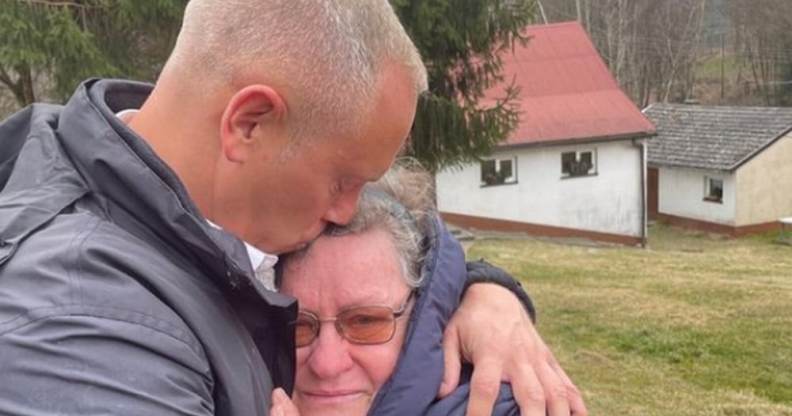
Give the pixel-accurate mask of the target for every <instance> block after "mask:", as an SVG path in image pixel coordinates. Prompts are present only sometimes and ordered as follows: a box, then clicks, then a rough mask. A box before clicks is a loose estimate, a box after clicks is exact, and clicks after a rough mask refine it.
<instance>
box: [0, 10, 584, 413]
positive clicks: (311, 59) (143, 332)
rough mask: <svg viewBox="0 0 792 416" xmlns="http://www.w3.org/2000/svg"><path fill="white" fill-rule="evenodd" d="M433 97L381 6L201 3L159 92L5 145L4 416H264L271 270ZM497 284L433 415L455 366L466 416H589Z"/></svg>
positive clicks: (85, 107)
mask: <svg viewBox="0 0 792 416" xmlns="http://www.w3.org/2000/svg"><path fill="white" fill-rule="evenodd" d="M425 89H426V70H425V68H424V66H423V64H422V63H421V60H420V57H419V55H418V53H417V51H416V49H415V47H414V46H413V44H412V42H411V41H410V40H409V38H408V37H407V35H406V34H405V32H404V29H403V28H402V27H401V25H400V24H399V22H398V19H397V18H396V16H395V14H394V13H393V10H392V9H391V7H390V6H389V4H388V3H387V2H386V1H384V0H337V1H329V0H328V1H317V0H192V1H190V2H189V3H188V6H187V9H186V12H185V17H184V22H183V27H182V30H181V33H180V35H179V38H178V41H177V43H176V46H175V48H174V51H173V53H172V55H171V57H170V59H169V60H168V62H167V64H166V65H165V68H164V69H163V71H162V74H161V76H160V78H159V79H158V81H157V83H156V85H154V86H153V87H152V86H149V85H146V84H141V83H135V82H130V81H119V80H89V81H86V82H85V83H83V84H82V85H81V86H80V87H79V88H78V90H77V91H76V92H75V94H74V95H73V96H72V98H71V99H70V100H69V101H68V103H66V105H65V106H53V105H34V106H32V107H29V108H27V109H25V110H22V111H21V112H19V113H17V114H16V115H14V116H12V117H11V118H9V119H8V120H6V121H4V122H3V123H2V124H0V414H13V415H26V416H33V415H50V414H61V415H99V414H103V415H104V414H114V415H166V414H167V415H170V414H173V415H265V414H267V412H268V409H270V405H271V403H270V398H271V392H272V389H273V387H276V386H281V387H284V388H285V389H286V390H289V389H290V387H291V384H292V379H293V361H294V345H293V333H292V329H291V327H290V322H292V321H293V319H294V316H295V311H296V305H295V303H294V301H293V300H292V299H290V298H287V297H285V296H282V295H279V294H277V293H274V292H273V291H270V290H268V288H267V286H268V283H269V282H268V281H267V276H269V275H270V274H271V273H270V271H271V269H272V266H273V265H274V263H275V262H276V261H277V255H278V254H280V253H284V252H288V251H291V250H294V249H297V248H300V247H302V246H303V245H305V244H306V243H308V242H309V241H311V240H312V239H314V238H315V237H316V236H317V235H319V233H320V232H321V231H322V230H323V229H324V227H325V226H326V224H328V223H337V224H344V223H346V222H347V221H349V219H350V217H351V216H352V215H353V213H354V211H355V209H356V205H357V200H358V196H359V194H360V191H361V188H362V186H363V185H364V184H365V183H367V182H370V181H374V180H376V179H377V178H379V177H380V176H381V175H382V174H383V173H384V172H385V171H386V170H387V169H388V167H389V166H390V165H391V163H392V162H393V159H394V157H395V156H396V155H397V154H398V153H399V152H400V150H401V148H402V146H403V145H404V141H405V138H406V137H407V135H408V132H409V130H410V127H411V124H412V121H413V116H414V112H415V107H416V100H417V97H418V95H419V94H420V93H421V92H422V91H424V90H425ZM257 276H258V277H257ZM488 280H491V279H489V278H486V279H471V280H470V282H471V285H470V286H469V289H468V291H467V292H466V296H465V298H464V300H463V303H462V306H461V307H460V309H459V310H458V311H457V314H456V315H455V317H454V319H453V320H452V322H451V324H450V325H449V330H448V334H447V335H448V336H447V337H446V342H445V343H444V348H445V350H446V353H447V360H446V361H447V369H446V379H445V381H446V382H445V385H444V387H443V389H442V391H441V392H440V394H447V393H448V392H450V391H451V390H452V389H453V387H454V386H455V384H456V383H457V379H458V376H459V363H460V360H461V359H462V356H464V358H466V359H468V360H472V361H473V362H474V364H475V368H476V374H474V376H473V383H472V385H473V386H474V390H473V392H472V393H471V405H470V408H469V411H470V414H474V415H484V414H487V413H488V412H489V409H490V408H491V406H492V402H493V401H494V400H495V394H497V386H498V385H499V383H500V380H501V379H502V378H504V379H507V380H512V382H513V384H514V390H515V395H516V397H517V398H518V401H519V403H520V405H521V407H522V408H523V412H524V414H529V415H537V416H539V415H545V413H546V412H547V413H549V414H551V415H567V414H570V413H572V412H575V414H585V408H584V407H583V405H582V402H580V395H579V394H578V393H577V390H576V389H575V388H574V385H572V383H571V382H570V381H569V379H568V378H567V377H566V375H565V374H564V373H563V370H561V369H560V367H558V366H557V363H556V362H555V360H554V358H553V357H552V354H551V353H550V352H549V350H547V348H546V346H545V345H544V343H543V342H542V340H541V339H540V338H539V337H538V335H536V332H535V330H534V328H533V326H532V324H531V321H530V319H529V318H528V314H527V313H526V311H525V309H523V306H522V304H521V303H520V302H519V301H518V299H517V297H516V296H515V295H514V293H519V292H514V291H509V290H506V289H504V288H503V287H502V286H499V285H492V284H486V283H481V284H477V283H476V282H479V281H482V282H483V281H488ZM495 280H496V283H501V285H505V286H509V285H510V284H512V283H509V282H508V279H501V280H497V279H495ZM513 289H515V290H516V288H513ZM493 387H494V389H493Z"/></svg>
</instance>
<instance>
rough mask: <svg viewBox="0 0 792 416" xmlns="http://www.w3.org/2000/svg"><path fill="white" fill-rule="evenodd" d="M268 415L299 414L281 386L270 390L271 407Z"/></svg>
mask: <svg viewBox="0 0 792 416" xmlns="http://www.w3.org/2000/svg"><path fill="white" fill-rule="evenodd" d="M270 416H300V411H299V410H297V406H295V405H294V402H292V401H291V399H290V398H289V396H288V395H287V394H286V392H285V391H283V389H281V388H277V389H275V390H273V391H272V407H271V408H270Z"/></svg>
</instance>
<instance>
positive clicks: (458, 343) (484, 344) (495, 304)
mask: <svg viewBox="0 0 792 416" xmlns="http://www.w3.org/2000/svg"><path fill="white" fill-rule="evenodd" d="M471 269H472V270H473V271H474V273H473V275H474V278H473V281H474V282H475V283H473V284H472V285H471V286H470V287H468V289H467V290H466V291H465V295H464V297H463V299H462V304H461V305H460V307H459V309H458V310H457V311H456V313H455V314H454V316H453V317H452V319H451V321H450V322H449V324H448V327H447V328H446V331H445V334H444V338H443V349H444V352H445V354H444V355H445V375H444V378H443V384H442V386H441V388H440V392H439V395H440V396H441V397H444V396H446V395H448V394H450V393H451V392H452V391H453V390H454V389H455V388H456V386H457V385H458V383H459V374H460V368H461V362H462V360H463V359H464V360H465V361H468V362H471V363H473V366H474V371H473V376H472V379H471V394H470V400H469V403H468V413H467V414H468V415H489V414H490V413H491V412H492V406H493V404H494V402H495V399H496V398H497V394H498V390H499V388H500V382H501V381H502V380H505V381H509V382H510V383H511V384H512V390H513V391H514V396H515V398H516V399H517V402H518V404H519V406H520V411H521V413H522V414H523V415H527V416H545V415H550V416H562V415H563V416H567V415H570V414H571V415H575V416H581V415H582V416H585V415H587V414H588V412H587V410H586V407H585V405H584V404H583V400H582V397H581V394H580V391H579V390H578V389H577V387H576V386H575V385H574V384H573V383H572V381H571V380H570V379H569V377H568V376H567V375H566V373H565V372H564V370H563V369H562V368H561V367H560V366H559V365H558V362H557V360H556V359H555V357H554V356H553V353H552V352H551V351H550V349H549V348H548V347H547V345H546V344H545V343H544V341H543V340H542V338H541V337H540V336H539V334H538V333H537V332H536V328H535V327H534V325H533V320H532V315H529V313H532V312H533V306H532V303H531V302H530V299H529V298H528V297H527V295H524V296H519V298H522V299H523V300H522V301H520V300H519V299H518V296H517V295H516V294H515V292H513V291H516V290H521V289H519V285H518V284H512V283H508V282H506V281H503V280H502V278H503V275H505V273H504V272H503V271H502V270H500V269H497V268H495V267H494V266H491V265H488V264H486V263H484V264H483V265H482V264H477V265H474V267H472V268H471V267H469V272H470V270H471ZM482 274H485V275H486V274H489V275H491V276H495V277H497V278H494V279H491V280H486V279H481V275H482ZM469 275H470V273H469ZM507 276H508V275H507ZM509 278H511V277H509ZM526 300H527V301H526Z"/></svg>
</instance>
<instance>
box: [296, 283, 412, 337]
mask: <svg viewBox="0 0 792 416" xmlns="http://www.w3.org/2000/svg"><path fill="white" fill-rule="evenodd" d="M414 293H415V291H414V290H411V291H410V293H409V295H407V299H405V300H404V303H403V304H402V305H401V307H399V309H398V310H393V308H391V307H388V306H359V307H355V308H350V309H347V310H345V311H343V312H341V313H339V314H338V315H337V316H334V317H329V318H320V317H319V316H317V315H316V314H314V313H312V312H307V311H300V312H299V313H298V315H297V320H296V321H295V322H294V326H295V341H296V342H295V344H296V345H297V347H298V348H299V347H305V346H308V345H310V344H311V343H312V342H313V341H314V340H315V339H316V337H318V336H319V329H320V327H321V326H322V323H324V322H333V323H335V328H336V331H338V334H339V335H341V336H342V337H343V338H344V339H346V340H347V341H349V342H351V343H353V344H360V345H374V344H384V343H386V342H388V341H390V340H391V339H392V338H393V334H395V333H396V320H397V319H399V318H401V317H402V315H404V313H405V311H406V310H407V304H408V303H409V302H410V299H412V297H413V294H414Z"/></svg>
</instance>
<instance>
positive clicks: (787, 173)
mask: <svg viewBox="0 0 792 416" xmlns="http://www.w3.org/2000/svg"><path fill="white" fill-rule="evenodd" d="M737 189H738V193H739V200H738V205H737V225H738V226H744V225H753V224H762V223H768V222H773V221H777V220H778V219H779V218H782V217H790V216H792V136H790V135H787V136H786V137H784V138H782V139H780V140H778V141H777V142H775V143H774V144H773V145H772V146H770V147H768V148H767V149H765V150H764V151H762V152H761V153H759V154H758V155H756V156H755V157H754V158H753V159H751V160H750V161H748V162H747V163H746V164H744V165H743V166H741V167H740V168H739V169H738V170H737Z"/></svg>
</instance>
